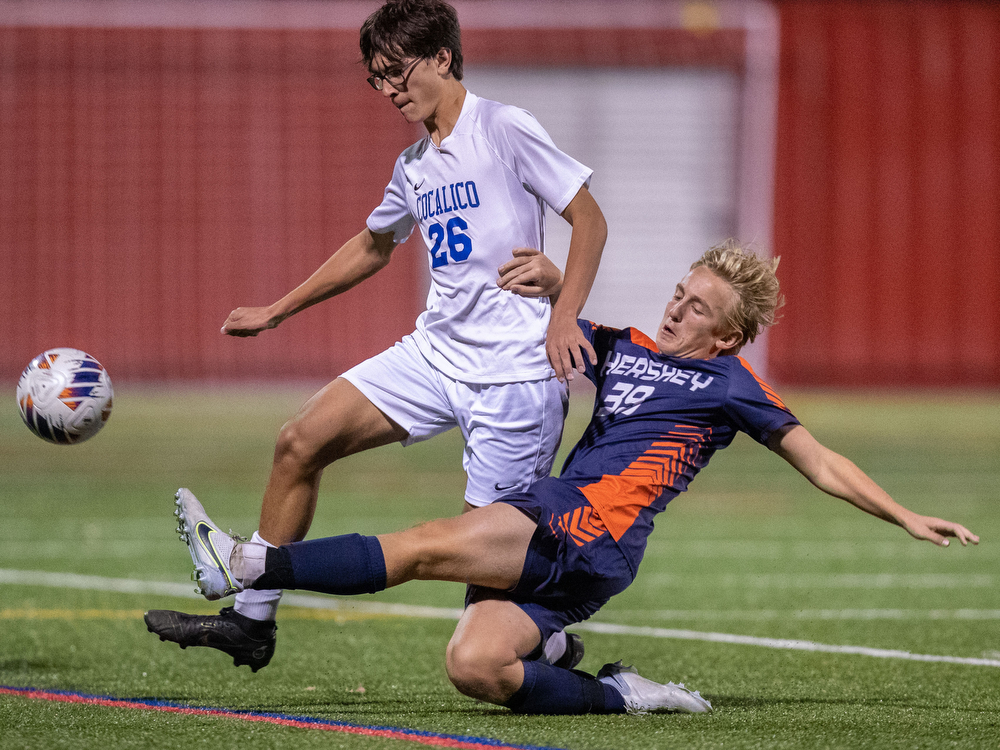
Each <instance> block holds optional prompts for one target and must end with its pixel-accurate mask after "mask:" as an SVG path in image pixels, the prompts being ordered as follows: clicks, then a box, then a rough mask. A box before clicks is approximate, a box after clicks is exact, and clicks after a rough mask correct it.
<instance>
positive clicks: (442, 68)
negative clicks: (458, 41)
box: [433, 47, 451, 76]
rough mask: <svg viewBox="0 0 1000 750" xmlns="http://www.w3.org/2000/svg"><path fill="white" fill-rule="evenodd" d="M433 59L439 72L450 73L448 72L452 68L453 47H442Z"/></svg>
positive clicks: (441, 73) (443, 74) (442, 73)
mask: <svg viewBox="0 0 1000 750" xmlns="http://www.w3.org/2000/svg"><path fill="white" fill-rule="evenodd" d="M433 60H434V65H435V67H437V71H438V74H439V75H442V76H445V75H448V72H449V71H450V70H451V49H449V48H448V47H442V48H441V49H439V50H438V51H437V54H436V55H434V57H433Z"/></svg>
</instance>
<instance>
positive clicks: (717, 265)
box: [691, 239, 785, 354]
mask: <svg viewBox="0 0 1000 750" xmlns="http://www.w3.org/2000/svg"><path fill="white" fill-rule="evenodd" d="M779 260H780V258H762V257H760V256H759V255H757V254H756V253H754V252H752V251H751V250H750V248H749V247H748V246H745V245H743V244H741V243H739V242H737V241H736V240H734V239H728V240H726V241H725V242H723V243H722V244H720V245H716V246H715V247H713V248H712V249H711V250H708V251H706V252H705V254H704V255H702V256H701V257H700V258H699V259H698V260H696V261H695V262H694V263H693V264H692V265H691V270H694V269H695V268H698V267H699V266H704V267H705V268H707V269H708V270H709V271H711V272H712V273H714V274H715V275H716V276H718V277H719V278H720V279H722V280H723V281H725V282H727V283H728V284H729V286H731V287H732V289H733V291H734V292H735V293H736V303H735V304H733V305H731V306H730V308H729V310H727V311H726V317H725V322H726V325H727V327H728V329H729V330H730V331H738V332H739V333H740V334H741V335H742V339H741V340H740V343H738V344H737V345H736V346H734V347H733V348H731V349H727V350H726V351H724V352H722V354H737V353H739V351H740V349H742V348H743V346H744V344H747V343H749V342H752V341H753V340H754V339H755V338H757V335H758V334H759V333H760V332H761V331H763V330H764V329H765V328H767V327H768V326H773V325H774V324H775V323H777V322H778V321H777V315H776V313H777V311H778V308H780V307H781V306H782V305H784V304H785V298H784V297H783V296H782V295H781V290H780V287H779V284H778V277H777V276H776V275H775V271H776V270H777V269H778V261H779Z"/></svg>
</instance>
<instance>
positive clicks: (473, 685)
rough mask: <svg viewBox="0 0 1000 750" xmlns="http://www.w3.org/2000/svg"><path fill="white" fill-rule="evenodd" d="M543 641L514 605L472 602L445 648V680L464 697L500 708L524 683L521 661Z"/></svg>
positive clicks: (490, 600)
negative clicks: (446, 673)
mask: <svg viewBox="0 0 1000 750" xmlns="http://www.w3.org/2000/svg"><path fill="white" fill-rule="evenodd" d="M541 637H542V636H541V633H539V631H538V627H537V626H536V625H535V623H534V622H532V620H531V618H530V617H528V616H527V615H526V614H525V613H524V612H523V611H522V610H521V608H520V607H518V606H517V605H515V604H513V603H512V602H510V601H507V600H505V599H492V598H487V599H481V600H479V601H475V602H473V603H472V604H470V605H469V606H468V607H467V608H466V610H465V612H464V613H463V615H462V619H461V620H459V622H458V627H457V628H456V629H455V634H454V635H453V636H452V637H451V641H450V642H449V643H448V652H447V661H446V667H447V670H448V678H449V679H450V680H451V681H452V684H454V685H455V687H456V688H458V690H459V692H461V693H463V694H464V695H468V696H469V697H471V698H476V699H478V700H482V701H487V702H489V703H495V704H498V705H504V704H505V703H506V702H507V701H508V700H509V699H510V697H511V696H512V695H514V693H515V692H517V690H518V688H520V687H521V683H522V682H523V681H524V665H523V663H522V662H521V658H522V657H524V656H526V655H527V654H529V653H531V651H532V650H534V649H535V648H536V647H537V646H538V643H539V641H540V640H541Z"/></svg>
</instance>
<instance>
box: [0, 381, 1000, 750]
mask: <svg viewBox="0 0 1000 750" xmlns="http://www.w3.org/2000/svg"><path fill="white" fill-rule="evenodd" d="M119 390H120V393H119V394H118V397H117V398H116V405H115V413H114V414H113V416H112V418H111V421H110V422H109V424H108V426H107V427H106V428H105V430H104V431H103V432H102V433H101V434H99V435H98V436H97V437H95V438H94V439H93V440H92V441H90V442H88V443H85V444H83V445H79V446H73V447H57V446H50V445H47V444H45V443H43V442H41V441H40V440H38V439H37V438H35V437H33V436H31V435H30V434H29V433H28V432H27V430H26V429H25V428H24V427H23V425H21V423H20V421H19V419H18V417H17V413H16V410H15V408H14V406H13V399H10V401H9V402H8V406H7V407H6V408H5V409H4V410H3V411H2V413H0V513H2V517H3V519H4V521H3V523H2V524H0V568H5V569H21V570H32V571H49V572H65V573H78V574H88V575H98V576H109V577H118V578H133V579H142V580H151V581H165V582H183V581H186V580H187V577H188V575H189V573H190V558H189V557H188V555H187V551H186V550H185V549H184V547H183V545H182V544H181V543H180V542H178V541H177V539H176V535H175V534H174V533H173V526H174V524H173V521H174V519H173V518H172V516H171V515H170V513H171V511H172V504H171V503H172V493H173V492H174V490H175V489H176V488H177V487H178V486H180V485H186V486H190V487H191V488H192V489H194V491H195V492H196V494H198V496H199V497H200V498H201V499H202V500H203V502H204V503H205V505H206V506H207V507H208V509H209V511H210V512H211V513H212V515H213V517H214V518H215V520H216V521H218V522H219V523H220V524H221V525H223V526H225V527H227V528H228V527H230V526H231V527H232V528H233V529H234V530H236V531H238V532H242V533H248V532H250V531H252V530H253V528H254V527H255V523H256V514H257V510H258V506H259V495H260V491H261V489H262V487H263V485H264V482H265V480H266V475H267V471H268V467H269V462H270V454H271V449H272V447H273V441H274V436H275V434H276V432H277V430H278V428H279V426H280V424H281V423H282V421H283V420H284V419H285V418H286V417H287V416H288V415H290V414H291V413H292V412H293V411H294V410H295V408H296V407H297V406H298V404H299V403H300V402H301V401H302V400H303V399H304V397H305V396H306V395H307V394H305V393H304V392H286V391H274V390H267V389H262V390H260V391H254V390H250V389H247V390H242V391H236V392H234V391H232V390H228V389H227V390H226V391H214V392H213V391H210V390H184V389H176V390H165V391H150V390H130V389H128V388H120V389H119ZM783 395H784V396H785V397H786V401H787V402H788V403H789V406H790V407H791V408H792V410H793V411H795V413H796V414H797V415H798V416H799V417H800V419H802V421H803V422H804V423H805V424H806V425H807V426H808V427H809V428H810V430H811V431H812V432H813V433H814V434H815V435H816V436H817V437H818V438H819V439H820V440H821V441H823V442H825V443H826V444H828V445H829V446H830V447H831V448H833V449H835V450H838V451H840V452H842V453H844V454H846V455H848V456H849V457H851V458H852V459H853V460H855V462H856V463H858V464H859V465H860V466H861V467H862V468H863V469H865V470H866V471H867V472H868V473H869V474H871V475H872V476H873V477H874V478H875V479H876V481H878V482H879V483H880V484H882V485H883V486H884V487H885V488H886V489H888V490H889V492H890V493H891V494H893V495H894V496H895V497H896V498H897V499H899V500H900V501H901V502H903V503H904V504H906V505H908V506H909V507H911V508H913V509H914V510H917V511H919V512H924V513H929V514H934V515H940V516H943V517H945V518H950V519H954V520H958V521H960V522H963V523H965V524H966V525H968V526H969V527H971V528H972V529H973V530H974V531H976V532H978V533H980V534H981V535H982V536H983V544H982V545H981V546H980V547H978V548H975V549H973V548H969V549H962V548H961V547H954V548H952V549H938V548H935V547H933V546H932V545H930V544H928V543H926V542H916V541H914V540H911V539H910V538H909V537H908V536H907V535H906V534H905V533H904V532H902V531H901V530H899V529H896V528H894V527H891V526H889V525H888V524H885V523H883V522H881V521H877V520H875V519H872V518H870V517H868V516H865V515H864V514H862V513H860V512H858V511H856V510H854V509H852V508H850V507H849V506H847V504H846V503H843V502H841V501H838V500H834V499H832V498H828V497H826V496H824V495H822V494H821V493H819V492H818V491H817V490H815V489H813V488H812V487H810V486H809V485H808V483H806V482H805V480H803V479H802V478H801V477H800V476H799V475H798V474H796V473H795V472H794V471H793V470H792V469H791V468H790V467H788V466H787V465H785V464H784V463H783V462H782V461H781V460H780V459H778V458H777V457H775V456H773V455H771V454H769V453H768V452H767V451H766V450H765V449H763V448H761V447H760V446H757V445H756V444H754V443H753V442H752V441H750V440H748V439H743V438H742V437H741V438H739V439H738V440H737V441H736V443H734V445H733V446H732V447H731V448H729V449H727V450H725V451H723V452H721V453H719V454H718V455H717V456H716V457H715V458H714V459H713V461H712V464H711V466H710V467H709V468H708V469H707V470H706V471H705V472H704V473H703V475H701V476H699V477H698V479H697V480H696V481H695V482H694V483H693V485H692V488H691V490H690V491H689V492H688V493H686V494H684V495H682V496H680V497H679V498H678V499H677V500H675V501H674V502H673V503H672V504H671V505H670V507H669V508H668V510H667V511H666V513H665V514H663V515H662V516H660V518H659V520H658V523H657V527H658V528H657V530H656V532H655V533H654V535H653V536H652V538H651V542H650V546H649V550H648V553H647V556H646V560H645V561H644V563H643V567H642V569H641V570H640V573H639V577H638V579H637V581H636V582H635V584H633V586H632V587H631V588H630V589H629V590H628V591H627V592H625V593H624V594H622V595H621V596H619V597H617V598H616V599H615V600H613V601H612V602H611V603H610V604H609V605H608V606H607V607H606V608H605V609H604V610H603V611H602V612H601V613H599V614H598V616H597V617H596V618H595V622H602V623H617V624H626V625H638V626H655V627H664V628H688V629H692V630H698V631H715V632H724V633H738V634H744V635H753V636H762V637H776V638H799V639H807V640H814V641H819V642H822V643H829V644H846V645H853V646H869V647H875V648H887V649H901V650H906V651H911V652H914V653H921V654H924V653H926V654H946V655H951V656H960V657H984V656H985V657H987V658H994V659H995V658H1000V655H998V654H997V653H996V650H997V649H1000V620H998V619H997V617H996V612H997V611H998V610H1000V594H998V593H997V587H996V583H997V580H996V573H995V571H996V569H997V561H998V557H1000V552H998V551H996V550H994V549H993V543H992V542H991V540H993V539H997V538H998V537H1000V521H998V520H997V518H996V514H995V513H993V512H991V511H992V510H993V508H994V507H995V488H996V487H997V486H998V480H1000V466H998V460H997V456H998V455H1000V398H998V397H996V396H987V395H978V396H965V397H944V396H927V397H914V396H898V397H896V396H878V397H875V396H865V395H857V394H848V395H818V394H806V393H785V394H783ZM590 399H591V396H590V394H589V393H587V392H583V393H580V394H578V395H574V399H573V402H574V405H573V409H572V412H571V417H570V421H569V422H568V424H567V430H566V441H565V442H566V446H565V447H564V449H563V451H562V454H563V455H564V454H565V452H566V448H568V447H569V445H570V444H571V443H572V441H573V440H574V439H575V438H576V437H577V436H578V435H579V433H580V431H581V430H582V427H583V424H584V422H585V420H586V416H587V412H588V411H589V402H590ZM460 455H461V442H460V437H459V436H458V435H457V434H452V433H449V434H447V435H445V436H442V437H439V438H436V439H435V440H432V441H429V442H428V443H423V444H420V445H417V446H413V447H411V448H408V449H405V450H404V449H402V448H401V447H399V446H389V447H387V448H383V449H380V450H378V451H373V452H369V453H367V454H362V455H359V456H355V457H352V458H350V459H348V460H346V461H344V462H341V463H340V464H338V465H337V466H335V467H333V468H331V469H330V470H329V471H328V472H327V475H326V477H325V478H324V484H323V491H322V497H321V500H320V507H319V510H318V513H317V517H316V521H315V523H314V526H313V532H312V534H313V535H317V536H318V535H326V534H339V533H346V532H351V531H359V532H362V533H366V534H374V533H380V532H384V531H389V530H393V529H397V528H401V527H405V526H409V525H412V524H414V523H417V522H419V521H421V520H424V519H429V518H434V517H438V516H442V515H450V514H453V513H455V512H457V511H458V509H459V508H460V505H461V496H462V489H463V486H464V477H463V475H462V472H461V469H460ZM191 586H192V588H193V586H194V584H191ZM462 595H463V588H462V587H461V586H459V585H455V584H442V583H422V582H418V583H412V584H408V585H406V586H403V587H400V588H397V589H393V590H391V591H387V592H383V593H382V594H380V595H377V596H374V597H361V598H362V599H365V600H368V601H384V602H400V603H407V604H415V605H431V606H439V607H458V606H460V604H461V600H462ZM148 608H176V609H184V610H187V611H202V612H212V611H215V608H214V607H213V606H212V605H211V604H209V603H206V602H203V601H197V600H192V599H182V598H177V597H168V596H162V595H156V596H154V595H134V594H116V593H109V592H100V591H85V590H73V589H61V588H43V587H32V586H26V585H15V584H0V684H3V685H10V686H31V687H36V688H43V689H57V690H73V691H79V692H83V693H88V694H100V695H109V696H114V697H118V698H156V699H162V700H171V701H178V702H183V703H188V704H192V705H198V706H216V707H223V708H230V709H245V710H256V711H270V712H277V713H284V714H296V715H308V716H315V717H319V718H324V719H334V720H339V721H346V722H351V723H357V724H365V725H381V726H398V727H407V728H413V729H419V730H424V731H430V732H441V733H447V734H457V735H472V736H479V737H492V738H496V739H498V740H502V741H504V742H509V743H517V744H531V745H547V746H554V747H565V748H579V749H581V750H582V749H583V748H647V747H648V748H654V747H694V748H697V747H705V748H709V747H725V748H752V747H769V748H770V747H852V748H861V747H871V748H891V747H900V748H902V747H907V748H912V747H995V746H996V744H997V737H1000V718H998V717H1000V713H998V710H1000V669H997V668H995V667H981V666H964V665H950V664H928V663H920V662H909V661H898V660H885V659H875V658H870V657H864V656H856V655H841V654H821V653H804V652H798V651H782V650H772V649H766V648H760V647H752V646H741V645H727V644H718V643H706V642H699V641H680V640H666V639H657V638H649V637H636V636H618V635H604V634H595V633H586V634H585V638H586V644H587V656H586V658H585V659H584V662H583V664H582V665H581V668H583V669H586V670H588V671H591V672H594V671H596V670H597V669H598V668H599V667H600V665H601V664H603V663H604V662H606V661H613V660H615V659H618V658H622V659H624V660H625V662H626V663H635V664H637V665H638V666H639V668H640V672H641V673H642V674H643V675H645V676H648V677H651V678H654V679H657V680H662V681H666V680H674V681H684V682H686V683H688V684H689V685H691V686H692V687H693V688H696V689H699V690H701V691H702V693H703V694H705V695H706V696H707V697H709V698H710V699H711V700H712V701H713V703H714V704H715V706H716V709H717V710H716V713H715V714H714V715H712V716H707V717H706V716H697V717H687V716H647V717H628V716H610V717H600V716H594V717H590V716H588V717H519V716H514V715H512V714H510V713H509V712H507V711H505V710H503V709H496V708H493V707H490V706H485V705H482V704H478V703H476V702H474V701H471V700H469V699H466V698H464V697H462V696H460V695H459V694H458V693H457V692H456V691H455V690H454V689H453V688H452V687H451V686H450V684H449V683H448V681H447V678H446V676H445V673H444V668H443V654H444V648H445V645H446V643H447V640H448V637H449V635H450V633H451V630H452V629H453V627H454V623H453V622H451V621H448V620H427V619H414V618H404V617H387V616H371V615H367V616H366V615H362V614H358V613H354V614H351V613H347V614H344V613H340V614H337V613H329V612H316V611H311V610H305V609H298V608H293V607H284V608H283V609H282V610H281V612H280V613H279V639H278V649H277V653H276V655H275V658H274V660H273V661H272V663H271V665H270V666H269V667H267V668H266V669H264V670H262V671H261V672H259V673H257V674H256V675H253V674H251V673H250V671H249V670H248V669H246V668H240V669H235V668H233V667H232V665H231V661H229V660H228V659H227V658H226V657H224V655H222V654H220V653H218V652H215V651H213V650H210V649H188V650H187V651H181V650H180V649H178V648H177V647H176V646H174V645H173V644H166V643H161V642H160V641H159V640H158V639H156V638H155V637H154V636H153V635H151V634H149V633H147V632H146V629H145V626H144V624H143V623H142V618H141V613H142V611H143V610H144V609H148ZM963 611H964V612H963ZM359 688H363V692H362V691H361V690H360V689H359ZM0 738H2V739H0V744H2V746H3V747H4V748H56V747H73V748H81V747H180V746H184V747H188V746H190V747H202V746H204V747H233V746H235V745H236V743H237V742H239V743H240V746H241V747H244V748H256V747H278V746H284V747H287V746H294V747H296V748H310V747H324V748H329V747H346V748H382V747H386V748H388V747H401V746H403V745H402V744H401V743H400V742H399V741H397V740H385V739H377V738H368V737H356V736H347V735H339V734H332V733H328V732H317V731H308V730H301V729H293V728H285V727H278V726H266V725H253V724H248V723H245V722H238V721H236V720H233V719H225V718H210V717H198V716H178V715H170V714H157V713H154V712H147V711H132V710H127V709H120V708H100V707H93V706H79V705H66V704H58V703H47V702H44V701H34V700H27V699H24V698H21V697H8V696H0Z"/></svg>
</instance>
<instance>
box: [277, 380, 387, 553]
mask: <svg viewBox="0 0 1000 750" xmlns="http://www.w3.org/2000/svg"><path fill="white" fill-rule="evenodd" d="M404 438H406V431H405V430H404V429H403V428H402V427H400V426H399V425H397V424H396V423H395V422H393V421H392V420H390V419H389V418H388V417H386V416H385V414H383V413H382V412H380V411H379V410H378V409H377V408H376V407H375V405H374V404H372V402H371V401H369V400H368V399H367V398H366V397H365V396H364V394H362V393H361V391H359V390H358V389H357V388H355V387H354V386H353V385H352V384H351V383H349V382H348V381H346V380H344V379H343V378H337V379H336V380H334V381H333V382H332V383H330V384H329V385H327V386H325V387H324V388H323V389H321V390H320V391H319V392H318V393H316V395H314V396H313V397H312V398H310V399H309V400H308V401H307V402H306V403H305V404H304V405H303V406H302V408H301V409H300V410H299V412H298V413H297V414H296V415H295V416H294V417H292V419H290V420H289V421H288V422H287V423H286V424H285V425H284V426H283V427H282V428H281V432H280V433H279V435H278V441H277V444H276V445H275V448H274V463H273V464H272V466H271V476H270V478H269V479H268V483H267V489H266V490H265V492H264V501H263V505H262V508H261V513H260V529H259V533H260V536H261V537H262V538H264V539H266V540H267V541H268V542H270V543H271V544H274V545H281V544H287V543H289V542H297V541H300V540H302V539H304V538H305V535H306V532H308V530H309V526H310V525H311V524H312V519H313V514H314V513H315V511H316V499H317V496H318V492H319V480H320V477H321V476H322V474H323V469H324V468H326V467H327V466H329V465H330V464H331V463H333V462H334V461H336V460H337V459H339V458H343V457H345V456H349V455H351V454H352V453H357V452H359V451H363V450H366V449H368V448H375V447H377V446H380V445H387V444H388V443H392V442H397V441H400V440H403V439H404Z"/></svg>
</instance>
